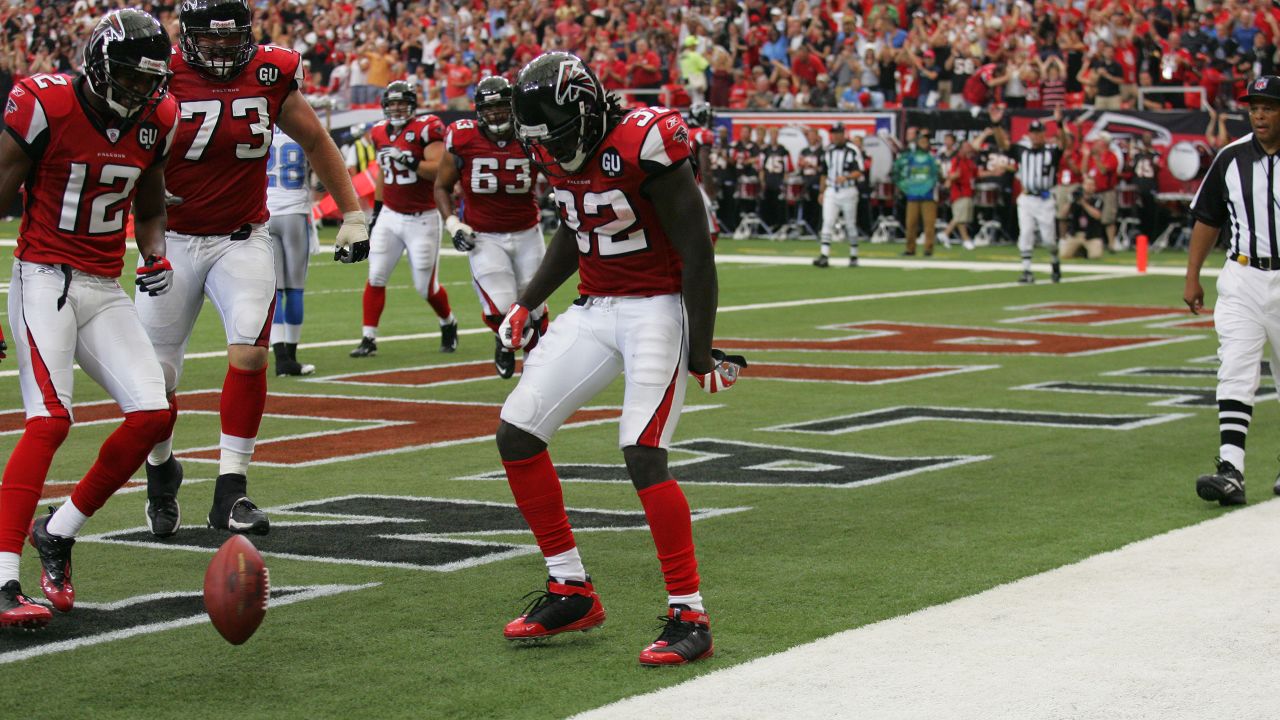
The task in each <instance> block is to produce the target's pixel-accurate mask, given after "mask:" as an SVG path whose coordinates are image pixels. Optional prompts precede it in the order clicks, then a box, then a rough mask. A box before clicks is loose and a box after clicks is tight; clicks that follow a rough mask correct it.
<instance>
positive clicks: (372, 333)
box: [360, 325, 378, 340]
mask: <svg viewBox="0 0 1280 720" xmlns="http://www.w3.org/2000/svg"><path fill="white" fill-rule="evenodd" d="M360 331H361V332H362V333H364V336H365V337H367V338H373V339H374V340H377V339H378V328H376V327H374V326H373V325H365V326H364V327H362V328H361V329H360Z"/></svg>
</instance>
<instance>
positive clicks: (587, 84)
mask: <svg viewBox="0 0 1280 720" xmlns="http://www.w3.org/2000/svg"><path fill="white" fill-rule="evenodd" d="M583 95H590V96H591V99H592V100H595V99H596V84H595V83H594V82H592V80H591V76H590V75H588V74H587V70H586V68H584V67H582V61H580V60H576V59H575V60H565V61H564V62H562V63H560V73H559V74H558V75H557V76H556V102H557V103H559V104H560V105H565V104H568V103H575V102H578V100H580V99H581V98H582V96H583Z"/></svg>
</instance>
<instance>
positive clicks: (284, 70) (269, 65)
mask: <svg viewBox="0 0 1280 720" xmlns="http://www.w3.org/2000/svg"><path fill="white" fill-rule="evenodd" d="M169 69H170V70H172V71H173V79H172V80H171V81H170V82H169V94H170V95H172V96H173V97H174V99H175V100H177V101H178V108H179V110H180V111H181V117H182V121H181V122H180V123H178V139H177V142H176V143H175V144H174V151H173V157H171V158H169V164H168V165H167V166H165V173H164V181H165V189H167V190H168V191H169V192H170V193H172V194H173V195H176V196H177V197H180V198H182V203H181V204H178V205H171V206H169V229H170V230H174V231H176V232H180V233H185V234H188V235H227V234H230V233H233V232H235V231H236V230H238V229H240V227H242V226H243V225H244V224H245V223H263V222H266V221H267V218H269V217H270V213H268V212H267V156H268V155H269V154H270V152H271V137H272V133H273V130H274V128H275V125H276V118H278V117H280V109H281V108H282V107H284V101H285V98H287V97H289V93H291V92H293V91H294V89H296V88H299V87H301V86H302V58H301V56H299V55H298V53H296V52H294V51H293V50H288V49H286V48H281V47H276V46H274V45H261V46H259V47H258V50H257V52H255V53H254V55H253V58H252V59H251V60H250V61H249V64H248V65H247V66H246V67H245V68H244V69H243V70H241V71H240V72H239V73H238V74H237V75H236V76H235V77H233V78H231V79H230V80H225V81H220V80H211V79H209V78H208V77H205V76H204V75H201V74H200V73H199V72H197V71H196V69H195V68H193V67H191V66H190V65H188V64H187V63H186V61H185V60H183V59H182V53H180V52H178V51H177V50H175V51H174V52H173V57H172V59H171V60H170V62H169Z"/></svg>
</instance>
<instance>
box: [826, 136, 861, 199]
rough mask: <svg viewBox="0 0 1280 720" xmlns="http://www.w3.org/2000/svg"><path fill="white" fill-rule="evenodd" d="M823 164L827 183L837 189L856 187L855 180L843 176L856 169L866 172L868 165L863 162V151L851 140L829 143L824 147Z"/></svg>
mask: <svg viewBox="0 0 1280 720" xmlns="http://www.w3.org/2000/svg"><path fill="white" fill-rule="evenodd" d="M822 166H823V172H824V173H825V174H826V176H827V185H828V186H830V187H833V188H836V189H837V190H839V189H843V188H847V187H854V185H855V181H854V180H853V179H849V180H845V179H844V178H843V176H845V175H849V174H850V173H853V172H855V171H857V172H865V167H866V166H865V165H863V162H862V151H861V150H859V149H858V146H857V145H854V144H853V143H851V142H846V143H844V144H843V145H828V146H827V147H826V148H825V149H823V151H822Z"/></svg>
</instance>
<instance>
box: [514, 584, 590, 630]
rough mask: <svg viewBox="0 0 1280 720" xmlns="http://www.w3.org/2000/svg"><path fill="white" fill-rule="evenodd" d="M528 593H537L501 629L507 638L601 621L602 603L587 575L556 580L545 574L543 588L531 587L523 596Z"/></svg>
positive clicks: (585, 625) (588, 624) (587, 627)
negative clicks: (531, 589) (516, 616)
mask: <svg viewBox="0 0 1280 720" xmlns="http://www.w3.org/2000/svg"><path fill="white" fill-rule="evenodd" d="M530 595H536V596H537V597H535V598H534V599H533V600H531V601H530V602H529V605H528V606H526V607H525V609H524V612H523V613H521V614H520V617H518V618H516V619H515V620H512V621H511V622H509V623H507V626H506V627H505V628H503V630H502V634H503V636H504V637H506V638H507V639H508V640H537V639H539V638H548V637H551V636H552V635H559V634H560V633H565V632H574V631H586V630H591V629H593V628H598V627H600V626H601V625H603V624H604V606H603V605H601V604H600V596H599V595H597V594H596V591H595V588H594V587H592V585H591V580H590V579H587V580H586V581H582V582H580V581H577V580H566V581H565V582H558V581H556V580H555V579H553V578H547V589H546V590H545V591H543V590H535V591H533V592H531V593H529V595H526V596H525V597H529V596H530Z"/></svg>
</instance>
